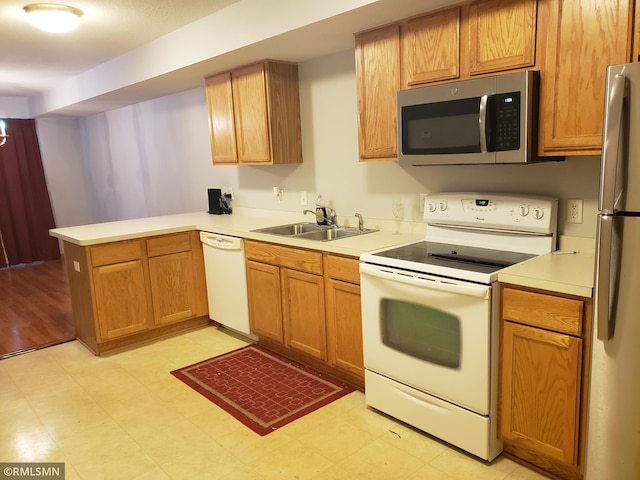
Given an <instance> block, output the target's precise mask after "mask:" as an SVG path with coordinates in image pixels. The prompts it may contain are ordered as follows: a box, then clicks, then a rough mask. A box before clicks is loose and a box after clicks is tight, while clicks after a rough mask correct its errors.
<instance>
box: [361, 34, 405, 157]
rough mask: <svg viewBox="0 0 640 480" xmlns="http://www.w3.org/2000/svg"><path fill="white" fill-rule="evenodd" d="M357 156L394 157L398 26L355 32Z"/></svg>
mask: <svg viewBox="0 0 640 480" xmlns="http://www.w3.org/2000/svg"><path fill="white" fill-rule="evenodd" d="M356 82H357V90H358V150H359V153H360V160H361V161H367V160H395V159H396V158H397V151H398V150H397V147H396V144H397V130H396V92H397V91H398V90H400V28H399V26H398V25H391V26H389V27H385V28H381V29H379V30H375V31H372V32H367V33H362V34H359V35H357V36H356Z"/></svg>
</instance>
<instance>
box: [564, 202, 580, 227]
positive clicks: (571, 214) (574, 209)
mask: <svg viewBox="0 0 640 480" xmlns="http://www.w3.org/2000/svg"><path fill="white" fill-rule="evenodd" d="M567 223H582V200H581V199H576V198H570V199H569V202H568V206H567Z"/></svg>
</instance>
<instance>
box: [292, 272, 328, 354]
mask: <svg viewBox="0 0 640 480" xmlns="http://www.w3.org/2000/svg"><path fill="white" fill-rule="evenodd" d="M282 285H283V292H282V293H283V295H282V299H283V309H282V310H283V311H282V318H283V323H284V335H285V345H286V346H287V347H289V348H292V349H294V350H298V351H301V352H303V353H306V354H307V355H310V356H312V357H314V358H318V359H320V360H326V359H327V342H326V332H325V324H326V322H325V312H324V283H323V281H322V277H321V276H320V275H315V274H311V273H307V272H301V271H298V270H291V269H288V268H285V269H283V270H282Z"/></svg>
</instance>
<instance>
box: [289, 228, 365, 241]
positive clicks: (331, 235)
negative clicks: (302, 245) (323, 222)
mask: <svg viewBox="0 0 640 480" xmlns="http://www.w3.org/2000/svg"><path fill="white" fill-rule="evenodd" d="M375 231H376V230H373V229H365V230H363V231H360V230H358V229H357V228H329V229H327V230H319V231H317V232H309V233H303V234H301V235H296V237H297V238H303V239H305V240H317V241H320V242H326V241H329V240H337V239H339V238H346V237H354V236H356V235H362V234H364V233H371V232H375Z"/></svg>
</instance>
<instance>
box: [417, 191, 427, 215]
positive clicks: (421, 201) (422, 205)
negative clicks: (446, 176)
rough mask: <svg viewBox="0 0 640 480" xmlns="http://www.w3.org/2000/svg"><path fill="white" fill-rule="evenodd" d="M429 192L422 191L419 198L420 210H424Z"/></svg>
mask: <svg viewBox="0 0 640 480" xmlns="http://www.w3.org/2000/svg"><path fill="white" fill-rule="evenodd" d="M428 195H429V194H428V193H421V194H420V199H419V200H418V210H420V211H421V212H424V202H425V200H426V199H427V196H428Z"/></svg>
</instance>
